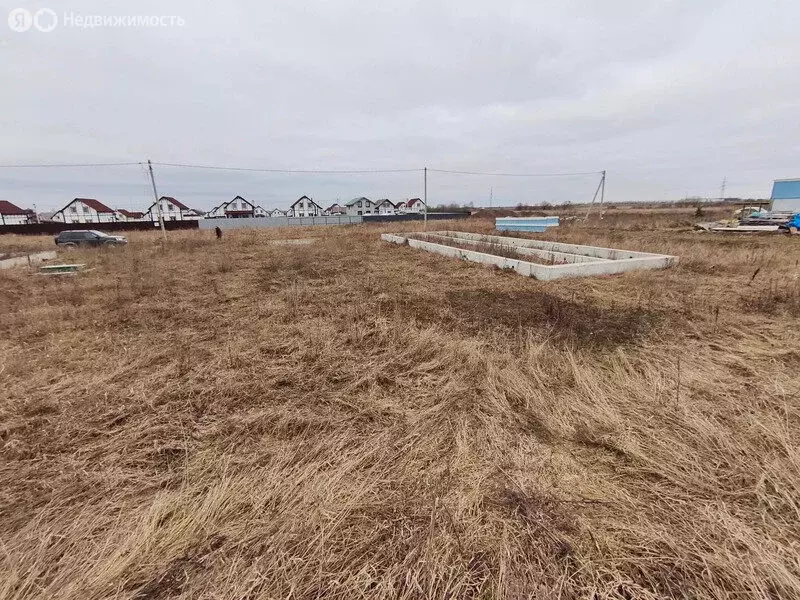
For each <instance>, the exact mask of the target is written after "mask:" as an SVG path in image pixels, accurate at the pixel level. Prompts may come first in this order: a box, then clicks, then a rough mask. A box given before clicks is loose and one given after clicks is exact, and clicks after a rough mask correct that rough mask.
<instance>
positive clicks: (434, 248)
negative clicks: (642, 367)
mask: <svg viewBox="0 0 800 600" xmlns="http://www.w3.org/2000/svg"><path fill="white" fill-rule="evenodd" d="M414 236H418V237H423V236H428V239H434V240H441V241H451V242H458V243H459V244H461V245H466V246H471V247H480V246H482V245H486V244H495V245H498V246H501V247H505V248H513V249H514V250H515V251H517V252H519V253H522V254H528V255H530V256H536V257H537V258H541V259H544V260H548V261H552V262H553V263H561V264H552V265H549V264H547V265H543V264H537V263H533V262H528V261H526V260H522V259H519V260H518V259H514V258H506V257H503V256H497V255H495V254H488V253H485V252H479V251H477V250H465V249H463V248H455V247H453V246H448V245H445V244H440V243H436V242H435V241H426V240H424V239H415V237H414ZM381 239H382V240H384V241H386V242H392V243H395V244H403V245H405V244H407V245H408V246H410V247H412V248H419V249H421V250H427V251H428V252H435V253H436V254H441V255H443V256H449V257H452V258H460V259H463V260H468V261H471V262H476V263H480V264H484V265H492V266H495V267H499V268H501V269H511V270H513V271H516V272H517V273H519V274H520V275H525V276H527V277H534V278H535V279H541V280H543V281H549V280H552V279H560V278H562V277H587V276H591V275H614V274H617V273H625V272H627V271H636V270H642V269H664V268H667V267H670V266H673V265H676V264H678V257H677V256H668V255H665V254H650V253H647V252H633V251H630V250H618V249H616V248H601V247H598V246H579V245H576V244H561V243H558V242H543V241H540V240H527V239H522V238H510V237H501V236H496V235H480V234H475V233H465V232H460V231H434V232H431V233H425V234H420V233H408V234H398V235H395V234H390V233H385V234H383V235H381Z"/></svg>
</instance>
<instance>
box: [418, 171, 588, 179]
mask: <svg viewBox="0 0 800 600" xmlns="http://www.w3.org/2000/svg"><path fill="white" fill-rule="evenodd" d="M428 171H430V172H433V173H450V174H451V175H485V176H489V177H577V176H583V175H602V174H603V171H584V172H581V173H483V172H480V171H449V170H446V169H428Z"/></svg>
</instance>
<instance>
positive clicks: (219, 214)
mask: <svg viewBox="0 0 800 600" xmlns="http://www.w3.org/2000/svg"><path fill="white" fill-rule="evenodd" d="M224 206H225V203H224V202H223V203H222V204H218V205H217V206H215V207H214V208H212V209H211V210H210V211H208V212H207V213H206V219H222V218H223V217H225V210H224V209H223V207H224Z"/></svg>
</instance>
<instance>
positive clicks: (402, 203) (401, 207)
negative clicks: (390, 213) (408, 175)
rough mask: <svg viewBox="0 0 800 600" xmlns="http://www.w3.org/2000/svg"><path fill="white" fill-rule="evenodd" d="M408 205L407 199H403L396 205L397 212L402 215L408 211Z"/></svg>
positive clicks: (395, 210)
mask: <svg viewBox="0 0 800 600" xmlns="http://www.w3.org/2000/svg"><path fill="white" fill-rule="evenodd" d="M407 207H408V206H407V203H406V201H405V200H401V201H400V202H398V203H397V204H395V205H394V212H395V213H397V214H398V215H402V214H403V213H405V212H406V208H407Z"/></svg>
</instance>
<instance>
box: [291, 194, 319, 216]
mask: <svg viewBox="0 0 800 600" xmlns="http://www.w3.org/2000/svg"><path fill="white" fill-rule="evenodd" d="M289 216H290V217H321V216H322V207H321V206H320V205H319V204H317V203H316V202H314V201H313V200H312V199H311V198H309V197H308V196H300V197H299V198H298V199H297V200H295V201H294V203H293V204H292V205H291V206H290V207H289Z"/></svg>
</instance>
